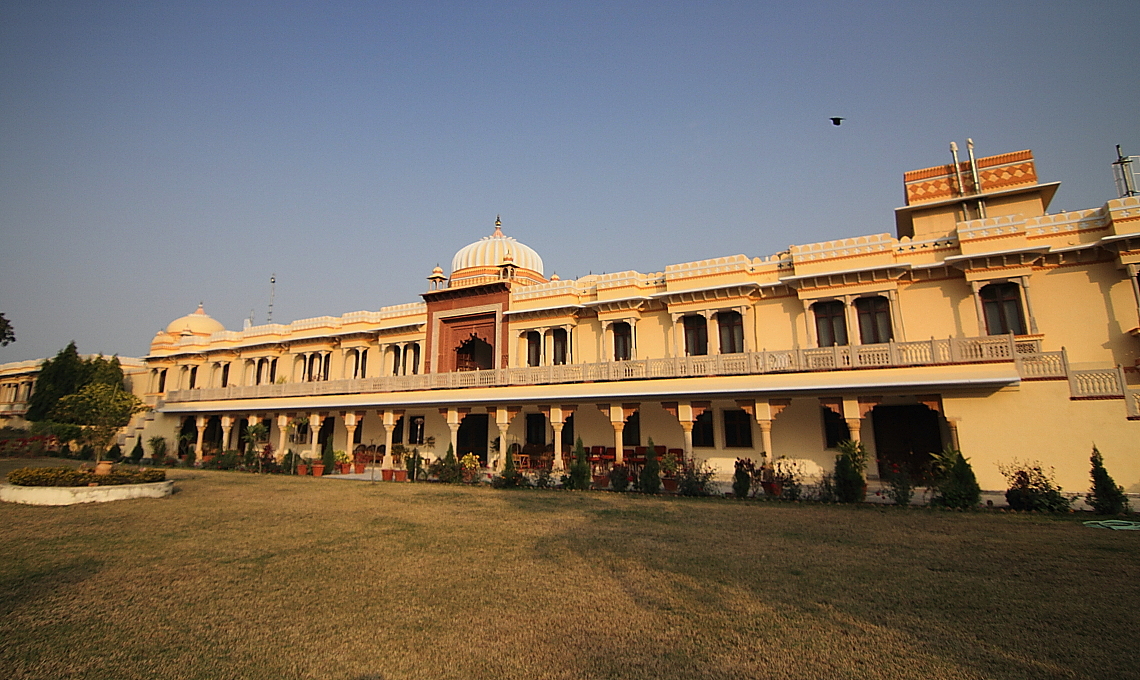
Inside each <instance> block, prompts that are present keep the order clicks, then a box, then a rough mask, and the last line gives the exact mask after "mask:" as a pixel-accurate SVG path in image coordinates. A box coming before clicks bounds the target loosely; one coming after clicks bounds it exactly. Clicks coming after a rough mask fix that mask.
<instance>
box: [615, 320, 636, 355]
mask: <svg viewBox="0 0 1140 680" xmlns="http://www.w3.org/2000/svg"><path fill="white" fill-rule="evenodd" d="M613 330H614V361H629V360H630V359H631V358H632V357H633V329H632V328H630V327H629V324H628V323H626V322H625V321H618V322H615V323H614V325H613Z"/></svg>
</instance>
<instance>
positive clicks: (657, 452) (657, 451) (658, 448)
mask: <svg viewBox="0 0 1140 680" xmlns="http://www.w3.org/2000/svg"><path fill="white" fill-rule="evenodd" d="M678 450H680V449H678ZM653 453H654V454H655V455H656V456H657V457H658V458H660V457H661V456H664V455H665V447H664V446H654V447H653Z"/></svg>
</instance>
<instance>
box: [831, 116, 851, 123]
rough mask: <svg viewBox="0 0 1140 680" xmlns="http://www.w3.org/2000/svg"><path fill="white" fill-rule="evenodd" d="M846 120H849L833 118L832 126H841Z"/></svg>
mask: <svg viewBox="0 0 1140 680" xmlns="http://www.w3.org/2000/svg"><path fill="white" fill-rule="evenodd" d="M845 120H847V119H846V118H839V117H835V118H832V119H831V124H832V125H839V124H840V123H842V122H843V121H845Z"/></svg>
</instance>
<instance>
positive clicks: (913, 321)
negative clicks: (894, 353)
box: [898, 278, 984, 341]
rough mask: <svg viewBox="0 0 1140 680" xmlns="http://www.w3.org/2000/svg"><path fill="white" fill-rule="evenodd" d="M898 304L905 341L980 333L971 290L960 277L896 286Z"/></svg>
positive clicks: (967, 335)
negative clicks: (897, 288) (897, 289)
mask: <svg viewBox="0 0 1140 680" xmlns="http://www.w3.org/2000/svg"><path fill="white" fill-rule="evenodd" d="M898 304H899V312H900V313H901V314H902V318H903V327H904V329H905V330H906V339H907V340H909V341H915V340H929V339H930V338H932V337H933V338H949V337H975V336H978V335H984V333H981V332H979V331H978V313H977V307H976V305H975V303H974V298H973V291H972V290H971V288H970V284H969V283H967V282H966V281H965V280H964V279H961V278H955V279H943V280H939V281H922V282H918V283H911V284H908V285H904V286H900V287H899V292H898ZM932 312H933V313H932Z"/></svg>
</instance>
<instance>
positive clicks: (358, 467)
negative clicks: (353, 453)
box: [352, 463, 368, 475]
mask: <svg viewBox="0 0 1140 680" xmlns="http://www.w3.org/2000/svg"><path fill="white" fill-rule="evenodd" d="M365 465H368V463H353V464H352V471H353V472H355V473H356V474H358V475H362V474H364V466H365Z"/></svg>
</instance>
